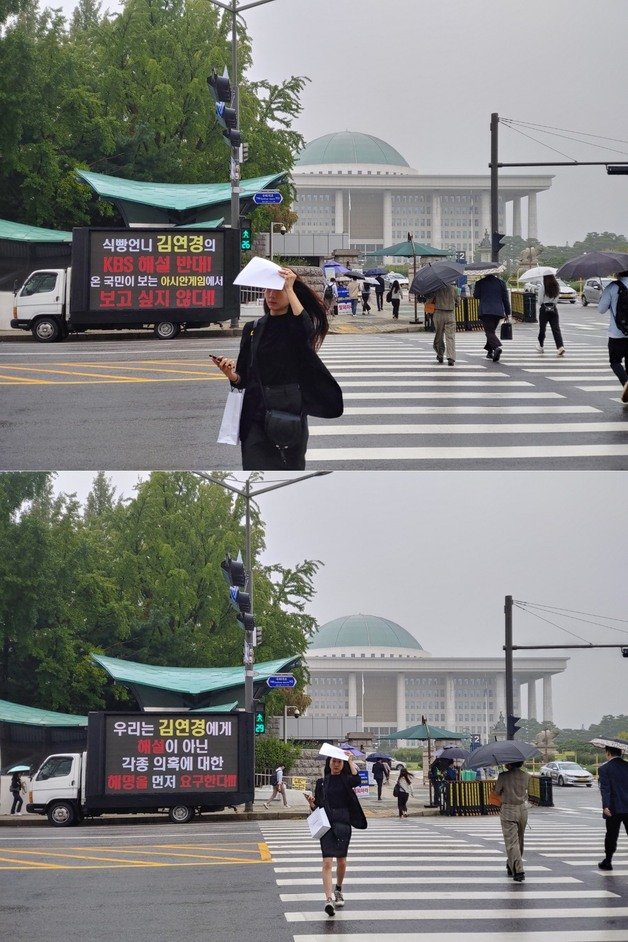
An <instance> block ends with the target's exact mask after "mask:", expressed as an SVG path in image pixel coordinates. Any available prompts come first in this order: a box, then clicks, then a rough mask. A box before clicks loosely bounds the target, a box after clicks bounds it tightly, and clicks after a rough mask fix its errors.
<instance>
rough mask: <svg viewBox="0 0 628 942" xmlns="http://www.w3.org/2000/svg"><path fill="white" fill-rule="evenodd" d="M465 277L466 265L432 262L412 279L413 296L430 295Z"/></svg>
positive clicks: (411, 289)
mask: <svg viewBox="0 0 628 942" xmlns="http://www.w3.org/2000/svg"><path fill="white" fill-rule="evenodd" d="M462 275H464V265H460V264H459V263H458V262H449V261H447V262H430V263H429V264H427V265H424V266H423V268H420V269H419V271H418V272H417V273H416V275H415V276H414V278H413V279H412V284H411V285H410V292H411V293H412V294H423V295H429V294H432V292H434V291H438V289H439V288H444V287H445V286H446V285H450V284H452V283H453V282H454V281H457V280H458V278H461V277H462Z"/></svg>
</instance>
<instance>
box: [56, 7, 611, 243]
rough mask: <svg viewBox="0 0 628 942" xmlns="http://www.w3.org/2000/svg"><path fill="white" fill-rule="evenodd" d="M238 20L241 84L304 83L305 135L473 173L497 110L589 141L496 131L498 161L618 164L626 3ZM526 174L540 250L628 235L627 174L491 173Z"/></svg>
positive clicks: (274, 11)
mask: <svg viewBox="0 0 628 942" xmlns="http://www.w3.org/2000/svg"><path fill="white" fill-rule="evenodd" d="M208 2H210V0H208ZM246 3H247V0H239V6H244V5H246ZM49 5H50V6H59V5H61V6H62V7H63V9H65V10H66V11H70V10H71V9H72V8H73V6H74V3H73V0H63V2H62V3H61V4H53V3H51V4H49ZM102 6H103V9H107V8H109V9H112V10H113V9H116V8H117V7H116V4H115V3H114V2H113V0H104V2H103V4H102ZM243 16H244V19H245V22H246V24H247V27H248V31H249V34H250V36H251V37H252V40H253V60H254V62H253V68H252V70H251V72H250V78H253V79H262V78H267V79H269V80H270V81H273V82H277V83H278V82H280V81H282V80H283V79H284V78H286V77H288V76H290V75H304V76H308V77H309V78H310V79H311V83H310V84H308V85H307V86H306V89H305V91H304V93H303V98H302V100H303V104H304V109H303V113H302V115H301V117H300V118H299V120H298V122H297V125H296V127H297V130H299V131H300V133H302V134H303V136H304V137H305V139H306V141H312V140H313V139H314V138H317V137H320V136H322V135H324V134H329V133H332V132H335V131H344V130H350V131H358V132H361V133H365V134H374V135H375V136H377V137H380V138H382V139H383V140H385V141H387V142H388V143H389V144H391V145H392V146H393V147H395V148H396V149H397V150H398V151H399V152H400V153H401V154H402V156H403V157H404V158H405V159H406V161H407V162H408V163H409V164H410V166H411V167H413V168H415V169H416V170H418V171H419V172H425V173H473V174H477V173H479V174H483V173H488V172H489V170H488V162H489V160H490V136H489V126H490V116H491V113H493V112H496V113H497V114H499V115H500V117H506V118H510V119H514V120H516V121H518V122H525V123H530V124H534V125H544V126H546V127H547V128H553V129H562V131H561V132H560V133H561V134H563V135H565V134H566V137H567V138H572V137H578V138H579V139H581V138H582V136H583V134H586V135H591V137H590V138H585V140H587V141H592V142H593V141H594V142H595V143H596V146H590V145H589V144H586V145H585V144H582V143H577V142H576V141H574V140H570V139H565V137H548V136H547V134H545V133H543V134H539V133H537V132H536V131H532V130H526V129H525V128H524V129H523V130H524V131H526V133H529V134H530V135H531V136H532V137H535V138H538V139H539V140H540V141H543V142H544V143H545V144H546V143H548V142H549V143H550V144H551V146H552V147H554V148H556V149H557V150H558V151H560V153H558V154H557V153H556V152H555V151H552V150H548V149H547V147H545V146H543V144H542V143H535V142H533V141H530V140H529V139H528V138H527V137H524V136H522V135H521V134H520V133H517V132H515V131H513V130H510V129H508V128H507V127H506V126H504V125H500V150H499V157H500V160H501V161H504V162H524V161H529V162H532V161H534V162H537V161H550V160H587V161H595V160H598V161H607V160H610V161H613V160H615V161H621V160H628V127H627V126H626V122H625V120H624V119H623V116H624V113H625V90H626V83H627V79H628V76H627V69H626V50H625V45H626V35H628V3H626V0H597V2H594V0H526V2H525V3H522V2H520V0H447V2H446V3H445V2H443V0H316V2H312V0H272V2H269V3H267V4H264V5H262V6H259V7H256V8H254V9H251V10H248V11H246V12H245V13H244V14H243ZM216 65H217V66H218V67H219V68H220V67H221V66H222V65H224V63H216ZM573 132H578V133H577V134H574V133H573ZM602 138H605V139H607V140H606V141H605V142H604V141H601V140H600V139H602ZM600 145H603V146H600ZM225 169H226V168H225ZM245 170H246V168H245ZM528 172H530V173H532V172H538V173H540V174H548V173H549V174H552V173H553V174H555V180H554V183H553V185H552V188H551V189H550V191H549V192H547V193H542V194H540V195H539V198H538V218H539V238H540V240H541V241H542V242H545V243H549V244H565V243H567V242H569V243H573V242H574V241H575V240H578V239H582V238H584V236H585V235H586V233H587V232H589V231H596V232H603V231H605V230H607V231H610V232H617V233H622V234H624V235H627V236H628V220H627V217H626V205H627V197H628V178H626V179H624V178H623V177H622V176H619V177H612V176H611V177H609V176H607V174H606V171H605V168H604V167H575V168H574V167H567V168H565V167H563V168H553V169H552V168H538V170H534V169H533V168H531V169H530V170H525V169H523V170H512V171H508V170H502V171H501V173H503V174H507V173H528ZM526 206H527V201H524V202H523V204H522V222H523V229H524V231H523V234H524V237H525V235H526V234H527V215H526V213H527V210H526ZM511 225H512V223H511V222H510V221H509V222H508V226H507V228H508V232H509V234H510V233H511V232H512V228H511Z"/></svg>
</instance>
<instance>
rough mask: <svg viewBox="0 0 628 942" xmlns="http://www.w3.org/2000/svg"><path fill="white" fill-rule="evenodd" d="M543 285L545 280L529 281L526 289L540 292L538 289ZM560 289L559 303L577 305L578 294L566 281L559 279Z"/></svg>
mask: <svg viewBox="0 0 628 942" xmlns="http://www.w3.org/2000/svg"><path fill="white" fill-rule="evenodd" d="M542 283H543V279H542V278H539V279H538V280H537V279H535V280H534V281H528V282H527V285H526V287H532V288H534V290H535V291H537V292H538V289H539V288H540V286H541V285H542ZM558 287H559V289H560V292H559V295H558V300H559V301H569V303H570V304H575V303H576V301H577V300H578V292H577V291H576V290H575V289H574V288H572V287H570V286H569V285H568V284H567V283H566V282H565V281H561V280H560V278H559V279H558Z"/></svg>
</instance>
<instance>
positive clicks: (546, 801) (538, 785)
mask: <svg viewBox="0 0 628 942" xmlns="http://www.w3.org/2000/svg"><path fill="white" fill-rule="evenodd" d="M528 795H529V798H530V801H531V803H532V804H533V805H538V806H539V807H540V808H553V807H554V795H553V786H552V780H551V778H550V777H549V775H531V776H530V781H529V782H528Z"/></svg>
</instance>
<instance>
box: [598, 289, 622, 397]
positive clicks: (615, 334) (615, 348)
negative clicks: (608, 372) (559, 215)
mask: <svg viewBox="0 0 628 942" xmlns="http://www.w3.org/2000/svg"><path fill="white" fill-rule="evenodd" d="M597 309H598V311H599V312H600V314H606V312H607V311H609V312H610V314H609V318H608V361H609V363H610V366H611V369H612V371H613V373H614V374H615V376H616V377H617V379H618V380H619V382H620V383H621V384H622V386H623V387H624V388H623V391H622V394H621V401H622V402H628V270H627V271H620V272H618V274H617V280H616V281H611V283H610V285H607V286H606V287H605V288H604V291H603V292H602V296H601V298H600V300H599V303H598V306H597Z"/></svg>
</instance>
